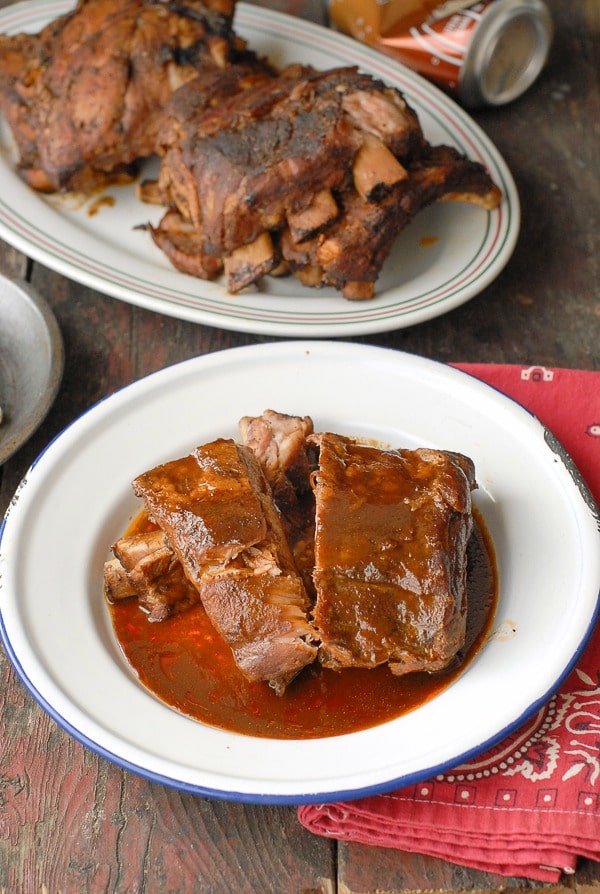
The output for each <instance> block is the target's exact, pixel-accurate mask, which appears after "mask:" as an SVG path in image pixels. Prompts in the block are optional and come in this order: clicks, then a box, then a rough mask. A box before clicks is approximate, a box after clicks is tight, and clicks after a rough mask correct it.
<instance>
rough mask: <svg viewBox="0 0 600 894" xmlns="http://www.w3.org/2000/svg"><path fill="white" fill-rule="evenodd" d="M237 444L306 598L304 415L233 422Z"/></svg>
mask: <svg viewBox="0 0 600 894" xmlns="http://www.w3.org/2000/svg"><path fill="white" fill-rule="evenodd" d="M239 429H240V434H241V437H242V443H243V444H245V445H246V446H247V447H249V448H250V450H252V452H253V453H254V455H255V456H256V458H257V459H258V461H259V463H260V465H261V467H262V469H263V472H264V474H265V477H266V479H267V481H268V483H269V487H270V488H271V493H272V494H273V500H274V501H275V505H276V506H277V508H278V509H279V511H280V513H281V516H282V521H283V525H284V527H285V530H286V533H287V537H288V541H289V544H290V547H291V549H292V553H293V556H294V561H295V563H296V568H297V569H298V572H299V573H300V575H301V577H302V579H303V581H304V585H305V587H306V590H307V593H308V594H309V596H310V597H311V599H312V597H313V596H314V585H313V579H312V573H313V568H314V564H315V556H314V541H315V498H314V494H313V491H312V488H311V485H310V476H311V471H312V468H313V466H312V463H313V459H312V458H311V456H310V455H309V453H310V451H311V448H310V447H309V444H308V442H307V438H308V437H309V435H311V434H312V433H313V429H314V426H313V421H312V419H311V418H310V416H291V415H288V414H286V413H277V412H276V411H275V410H265V411H264V413H262V414H261V415H260V416H244V417H243V418H242V419H240V421H239Z"/></svg>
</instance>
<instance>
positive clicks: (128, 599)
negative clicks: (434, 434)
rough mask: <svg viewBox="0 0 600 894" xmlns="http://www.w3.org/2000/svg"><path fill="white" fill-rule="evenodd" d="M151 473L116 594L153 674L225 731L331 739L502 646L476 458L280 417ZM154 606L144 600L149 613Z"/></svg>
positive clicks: (416, 700)
mask: <svg viewBox="0 0 600 894" xmlns="http://www.w3.org/2000/svg"><path fill="white" fill-rule="evenodd" d="M240 433H241V441H242V443H241V444H237V443H236V442H234V441H233V440H230V439H217V440H216V441H214V442H212V443H211V444H207V445H203V446H201V447H198V448H196V450H194V451H193V452H192V454H191V455H190V456H187V457H184V458H183V459H180V460H174V461H172V462H168V463H165V464H162V465H160V466H157V467H156V468H155V469H152V470H149V471H148V472H146V473H144V474H142V475H140V476H138V478H136V479H135V480H134V482H133V489H134V492H135V493H136V494H137V495H138V496H141V497H142V499H143V501H144V509H143V510H142V511H141V512H140V513H139V515H138V516H137V517H136V519H135V520H134V521H133V522H132V524H131V525H130V527H129V528H128V530H127V531H125V532H124V534H123V536H122V537H121V538H120V539H119V540H118V541H117V542H116V543H115V544H113V553H114V558H113V559H111V560H109V561H108V562H107V563H106V565H105V594H106V597H107V601H108V604H109V609H110V613H111V618H112V623H113V627H114V631H115V635H116V638H117V640H118V642H119V644H120V646H121V648H122V651H123V653H124V655H125V657H126V659H127V661H128V662H129V663H130V665H131V666H132V668H133V669H134V670H135V672H136V673H137V675H138V677H139V679H140V681H141V682H142V683H143V684H144V685H145V686H146V687H147V688H148V689H149V690H150V691H151V692H153V693H154V694H155V695H156V696H157V697H158V698H159V699H161V700H162V701H163V702H165V703H166V704H168V705H169V706H171V707H173V708H174V709H176V710H178V711H180V712H182V713H184V714H186V715H188V716H190V717H192V718H194V719H196V720H199V721H201V722H203V723H207V724H210V725H213V726H216V727H220V728H223V729H227V730H231V731H235V732H239V733H243V734H248V735H254V736H264V737H272V738H316V737H325V736H333V735H340V734H344V733H349V732H354V731H357V730H360V729H365V728H367V727H371V726H374V725H377V724H379V723H382V722H384V721H386V720H390V719H392V718H394V717H398V716H400V715H402V714H404V713H406V712H407V711H410V710H413V709H414V708H416V707H418V706H419V705H421V704H423V703H424V702H426V701H428V700H429V699H431V698H432V697H433V696H435V695H436V694H437V693H439V692H440V691H441V690H443V689H444V688H445V687H447V686H448V685H449V683H450V682H451V681H452V680H453V679H455V678H456V676H458V675H459V674H460V673H462V671H463V670H464V668H465V666H466V665H467V664H468V662H469V660H470V659H471V658H472V656H473V655H474V654H476V652H477V651H478V649H479V648H480V647H481V645H482V644H483V643H484V642H485V638H486V635H487V633H488V631H489V627H490V624H491V620H492V617H493V614H494V609H495V604H496V597H497V577H496V566H495V560H494V553H493V546H492V544H491V541H490V538H489V536H488V534H487V532H486V529H485V525H484V523H483V521H482V519H481V518H480V517H479V515H478V513H477V511H476V510H475V509H474V508H473V506H472V504H471V491H472V490H473V489H474V488H476V486H477V485H476V481H475V476H474V471H475V470H474V468H473V465H472V463H471V461H470V460H469V459H468V458H467V457H464V456H462V455H461V454H457V453H453V452H447V451H437V450H429V449H421V450H393V449H388V448H379V447H374V446H372V445H371V444H369V445H366V444H363V443H360V442H358V441H355V440H354V439H352V438H347V437H344V436H341V435H337V434H332V433H328V432H326V433H318V434H315V433H314V432H313V426H312V420H311V419H310V417H292V416H287V415H285V414H281V413H276V412H273V411H271V410H267V411H265V413H264V414H262V416H259V417H253V418H250V417H246V418H244V419H242V420H241V421H240ZM140 609H142V610H140Z"/></svg>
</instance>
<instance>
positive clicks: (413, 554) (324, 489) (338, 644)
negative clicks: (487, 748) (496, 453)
mask: <svg viewBox="0 0 600 894" xmlns="http://www.w3.org/2000/svg"><path fill="white" fill-rule="evenodd" d="M315 440H316V442H317V444H318V447H319V465H318V470H317V472H316V473H315V502H316V533H315V569H314V580H315V587H316V591H317V602H316V606H315V608H314V611H313V619H314V625H315V627H316V629H317V631H318V637H319V640H320V642H321V645H320V650H319V658H320V660H321V662H322V664H323V665H325V666H326V667H332V668H338V669H339V668H345V667H367V668H369V667H376V666H377V665H380V664H385V663H387V664H388V665H389V667H390V670H391V671H392V672H393V673H395V674H398V675H400V674H405V673H409V672H412V671H416V670H423V671H430V672H431V671H438V670H442V669H443V668H445V667H446V666H447V665H449V664H450V662H452V660H453V659H454V658H455V656H456V654H457V652H458V651H459V649H460V648H461V647H462V646H463V644H464V639H465V627H466V613H467V592H466V571H467V561H466V547H467V542H468V539H469V536H470V534H471V528H472V515H471V496H470V495H471V490H472V489H473V488H474V487H475V475H474V468H473V464H472V462H471V460H470V459H468V458H467V457H464V456H462V455H460V454H456V453H449V452H445V451H438V450H430V449H418V450H383V449H379V448H376V447H372V446H367V445H364V444H360V443H357V442H355V441H353V440H351V439H350V438H346V437H343V436H341V435H336V434H330V433H324V434H320V435H318V436H315Z"/></svg>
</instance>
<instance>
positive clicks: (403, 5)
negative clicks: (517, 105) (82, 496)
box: [329, 0, 553, 107]
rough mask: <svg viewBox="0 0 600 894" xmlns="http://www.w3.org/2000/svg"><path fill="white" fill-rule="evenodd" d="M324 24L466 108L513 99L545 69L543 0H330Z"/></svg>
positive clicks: (547, 36) (548, 31)
mask: <svg viewBox="0 0 600 894" xmlns="http://www.w3.org/2000/svg"><path fill="white" fill-rule="evenodd" d="M329 13H330V21H331V24H332V25H334V26H337V27H339V28H340V29H341V30H342V31H346V32H347V33H349V34H351V35H352V36H353V37H356V38H358V39H359V40H363V41H365V42H366V43H369V44H371V45H372V46H374V47H376V48H377V49H379V50H382V51H383V52H385V53H388V54H389V55H390V56H392V57H394V58H395V59H398V60H399V61H401V62H403V63H404V64H405V65H407V66H408V67H409V68H413V69H415V70H416V71H418V72H419V73H420V74H422V75H424V76H425V77H426V78H428V79H429V80H431V81H433V82H434V83H436V84H438V85H439V86H440V87H442V88H444V89H445V90H447V91H448V92H450V93H453V94H455V95H456V96H457V97H458V99H459V100H460V101H461V102H462V103H463V105H465V106H470V107H478V106H485V105H489V106H499V105H503V104H504V103H507V102H511V101H512V100H513V99H516V98H517V97H518V96H520V95H521V94H522V93H524V92H525V90H527V89H528V87H530V86H531V84H532V83H533V82H534V81H535V79H536V78H537V76H538V75H539V73H540V72H541V70H542V68H543V67H544V65H545V63H546V60H547V57H548V53H549V50H550V46H551V43H552V35H553V25H552V18H551V15H550V12H549V10H548V8H547V6H546V5H545V3H544V2H543V0H485V2H480V3H474V2H469V0H446V2H440V0H330V2H329Z"/></svg>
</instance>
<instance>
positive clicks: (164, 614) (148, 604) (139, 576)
mask: <svg viewBox="0 0 600 894" xmlns="http://www.w3.org/2000/svg"><path fill="white" fill-rule="evenodd" d="M112 551H113V553H114V558H113V559H111V560H110V561H109V562H107V563H106V565H105V566H104V589H105V592H106V596H107V598H108V600H109V601H110V602H116V601H118V600H120V599H127V598H128V597H130V596H137V599H138V602H139V604H140V607H141V608H142V609H144V611H146V612H147V613H148V620H149V621H164V620H165V618H168V617H169V616H170V615H172V614H175V613H177V612H180V611H184V610H185V609H186V608H190V607H191V606H192V605H196V604H197V603H198V602H199V601H200V594H199V593H198V590H197V589H196V588H195V587H194V585H193V584H192V583H191V582H190V581H189V580H188V579H187V577H186V576H185V574H184V571H183V568H182V566H181V564H180V562H179V561H178V559H177V557H176V556H175V553H174V552H173V550H172V549H171V545H170V543H169V541H168V540H167V538H166V537H165V534H164V532H163V531H161V530H160V529H159V530H152V531H144V532H139V533H136V534H131V535H129V536H126V537H121V538H120V539H119V540H117V541H116V543H114V544H113V547H112Z"/></svg>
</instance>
